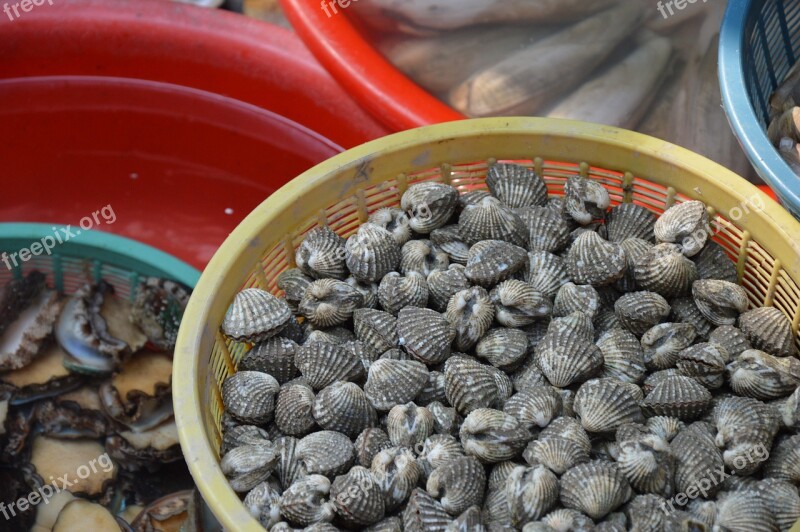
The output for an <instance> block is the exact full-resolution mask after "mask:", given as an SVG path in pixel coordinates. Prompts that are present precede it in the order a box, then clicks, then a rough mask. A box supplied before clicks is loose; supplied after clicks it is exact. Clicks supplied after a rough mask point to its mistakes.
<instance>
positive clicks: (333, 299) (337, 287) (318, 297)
mask: <svg viewBox="0 0 800 532" xmlns="http://www.w3.org/2000/svg"><path fill="white" fill-rule="evenodd" d="M363 301H364V300H363V297H362V296H361V293H360V292H359V291H358V290H356V289H355V288H353V287H352V286H350V285H349V284H347V283H345V282H344V281H337V280H336V279H319V280H317V281H314V282H313V283H311V284H310V285H308V288H306V291H305V294H303V298H302V299H301V300H300V304H299V305H298V311H299V313H300V314H301V315H303V316H305V317H306V318H307V319H308V320H309V322H311V323H312V324H313V325H314V326H316V327H333V326H335V325H341V324H343V323H344V322H346V321H347V320H349V319H350V318H352V317H353V311H355V310H356V309H357V308H359V307H360V306H361V304H362V303H363Z"/></svg>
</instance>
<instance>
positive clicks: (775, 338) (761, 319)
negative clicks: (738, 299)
mask: <svg viewBox="0 0 800 532" xmlns="http://www.w3.org/2000/svg"><path fill="white" fill-rule="evenodd" d="M739 328H740V329H741V330H742V332H743V333H744V334H745V336H746V337H747V339H748V340H750V343H751V344H753V347H754V348H755V349H760V350H762V351H766V352H767V353H770V354H772V355H775V356H781V357H784V356H792V355H794V354H795V353H796V351H797V349H796V348H795V345H794V335H793V334H792V324H791V322H790V321H789V318H787V317H786V316H785V315H784V314H783V312H781V311H780V310H779V309H777V308H775V307H761V308H757V309H753V310H750V311H748V312H745V313H744V314H742V315H741V316H739Z"/></svg>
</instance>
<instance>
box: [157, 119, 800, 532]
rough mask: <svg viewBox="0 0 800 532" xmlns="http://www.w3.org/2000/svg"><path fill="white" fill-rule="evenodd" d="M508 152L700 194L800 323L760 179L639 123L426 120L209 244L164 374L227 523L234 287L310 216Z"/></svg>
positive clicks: (752, 285) (662, 191)
mask: <svg viewBox="0 0 800 532" xmlns="http://www.w3.org/2000/svg"><path fill="white" fill-rule="evenodd" d="M497 161H503V162H506V161H513V162H516V163H519V164H524V165H526V166H529V167H531V168H534V169H535V170H536V171H537V173H539V175H541V176H543V177H544V179H545V181H546V183H547V186H548V189H549V192H550V194H555V195H562V194H563V187H564V182H565V180H566V178H567V177H568V176H570V175H575V174H581V175H583V176H586V177H590V178H592V179H595V180H598V181H599V182H601V183H603V185H604V186H605V187H606V188H607V189H608V190H609V193H610V196H611V199H612V202H613V203H614V204H619V203H622V202H634V203H637V204H639V205H643V206H645V207H647V208H648V209H650V210H652V211H653V212H655V213H661V212H663V211H664V210H665V209H666V208H668V207H670V206H671V205H673V204H674V203H675V202H681V201H686V200H687V199H699V200H702V201H704V202H706V204H707V205H709V214H710V215H711V219H712V220H713V221H714V222H713V226H714V228H715V235H714V240H716V241H717V242H719V243H720V244H721V245H722V246H723V247H724V248H725V250H726V251H727V253H728V255H729V256H730V257H731V260H732V261H734V262H735V263H736V264H737V266H738V272H739V276H740V279H741V282H742V284H743V285H744V286H745V288H746V289H747V291H748V294H749V297H750V303H751V305H752V306H753V307H758V306H762V305H775V306H776V307H778V308H779V309H781V311H783V312H784V313H785V314H786V315H787V316H789V318H790V319H791V320H792V324H793V330H794V331H795V333H796V332H797V330H798V325H800V288H799V287H798V283H800V224H798V222H797V221H796V220H794V219H793V218H792V217H791V216H790V215H789V214H788V213H787V212H785V211H784V210H783V209H782V208H781V207H780V206H779V205H778V204H777V203H775V202H774V201H772V200H771V199H769V198H768V197H767V196H765V195H764V194H763V193H761V192H760V191H759V190H758V189H757V188H756V187H754V186H752V185H750V184H749V183H747V182H746V181H745V180H744V179H741V178H739V177H738V176H736V175H734V174H732V173H731V172H729V171H728V170H725V169H724V168H722V167H720V166H718V165H716V164H715V163H712V162H711V161H708V160H707V159H705V158H703V157H700V156H698V155H696V154H693V153H691V152H688V151H686V150H684V149H682V148H678V147H677V146H674V145H671V144H668V143H665V142H663V141H659V140H657V139H653V138H651V137H646V136H644V135H640V134H637V133H632V132H627V131H623V130H619V129H615V128H609V127H605V126H599V125H594V124H585V123H580V122H573V121H562V120H547V119H531V118H519V119H517V118H514V119H509V118H505V119H480V120H468V121H462V122H456V123H451V124H443V125H438V126H430V127H426V128H421V129H418V130H413V131H408V132H404V133H399V134H396V135H392V136H390V137H387V138H385V139H381V140H378V141H373V142H370V143H368V144H365V145H363V146H360V147H358V148H355V149H353V150H350V151H348V152H345V153H343V154H341V155H339V156H337V157H334V158H333V159H331V160H329V161H327V162H325V163H322V164H320V165H318V166H317V167H315V168H312V169H311V170H309V171H308V172H306V173H304V174H303V175H301V176H300V177H298V178H296V179H295V180H293V181H292V182H291V183H289V184H288V185H286V186H285V187H283V188H282V189H281V190H279V191H278V192H276V193H275V194H274V195H273V196H272V197H270V198H269V199H268V200H266V201H265V202H264V203H262V204H261V205H260V206H259V207H258V208H257V209H256V210H255V211H254V212H253V213H252V214H250V215H249V216H248V218H247V219H245V221H244V222H242V224H241V226H240V227H238V228H237V230H236V231H235V232H234V233H232V234H231V236H230V237H229V239H228V240H227V241H226V242H225V243H224V244H223V246H222V247H221V248H220V250H219V251H218V252H217V254H216V255H215V257H214V258H213V260H212V261H211V263H210V264H209V266H208V268H207V269H206V271H205V272H204V273H203V275H202V277H201V279H200V282H199V283H198V286H197V288H196V290H195V292H194V294H193V296H192V300H191V301H190V304H189V308H188V309H187V313H186V315H185V317H184V321H183V324H182V326H181V331H180V334H179V337H178V347H177V350H176V367H175V375H174V379H173V383H174V394H175V407H176V412H178V426H179V431H180V436H181V443H182V445H183V450H184V453H185V455H186V458H187V462H188V463H189V465H190V468H191V470H192V474H193V475H194V478H195V482H196V483H197V485H198V487H199V488H200V490H201V492H202V494H203V496H204V498H205V500H206V501H207V502H208V503H209V506H210V507H211V508H212V510H213V511H214V513H215V514H216V515H217V517H218V518H219V519H220V520H221V522H222V523H223V525H224V526H225V527H226V528H228V529H230V530H260V529H261V527H260V526H259V525H258V523H257V522H256V521H255V520H253V519H252V518H251V517H250V516H249V515H248V514H247V511H246V510H245V508H244V506H243V505H242V504H241V502H240V501H239V498H238V497H237V496H236V494H235V493H234V492H233V491H232V490H231V488H230V487H229V486H228V484H227V482H226V481H225V478H224V476H223V475H222V472H221V471H220V469H219V466H218V459H219V448H220V442H221V433H220V417H221V415H222V401H221V394H220V385H221V383H222V381H223V380H224V379H225V378H226V377H228V376H229V375H231V374H232V373H233V372H234V371H235V368H236V365H237V363H238V362H239V360H241V357H242V356H243V354H244V353H245V352H246V351H247V349H249V346H248V345H245V344H241V343H235V342H230V341H228V340H226V339H225V338H224V337H223V336H222V334H221V333H220V330H219V329H220V324H221V322H222V319H223V317H224V315H225V312H226V310H227V308H228V306H229V304H230V303H231V301H232V300H233V297H234V295H235V294H236V293H237V292H238V291H239V290H241V289H243V288H248V287H259V288H262V289H265V290H269V291H270V292H272V293H274V294H280V291H279V290H278V288H277V286H276V279H277V276H278V274H279V273H280V272H282V271H283V270H284V269H286V268H290V267H292V266H294V251H295V249H296V248H297V246H298V244H299V243H300V242H301V240H302V239H303V236H304V235H305V234H306V233H307V232H308V231H309V230H310V229H312V228H313V227H316V226H317V225H328V226H329V227H330V228H331V229H333V230H334V231H336V232H337V233H339V234H340V235H342V236H344V237H347V236H348V235H350V234H352V233H353V232H355V231H356V229H357V228H358V226H359V225H360V224H361V223H363V222H365V221H366V220H367V217H368V216H369V214H371V213H372V212H374V211H375V210H377V209H379V208H381V207H388V206H398V205H399V202H400V197H401V195H402V194H403V192H404V191H405V190H406V188H407V187H408V186H409V185H411V184H413V183H417V182H421V181H427V180H438V181H442V182H446V183H451V184H452V185H454V186H455V187H457V188H458V189H459V190H460V191H461V192H462V193H463V192H465V191H468V190H473V189H476V188H485V184H484V177H485V175H486V171H487V168H488V167H489V166H490V165H491V164H494V163H495V162H497Z"/></svg>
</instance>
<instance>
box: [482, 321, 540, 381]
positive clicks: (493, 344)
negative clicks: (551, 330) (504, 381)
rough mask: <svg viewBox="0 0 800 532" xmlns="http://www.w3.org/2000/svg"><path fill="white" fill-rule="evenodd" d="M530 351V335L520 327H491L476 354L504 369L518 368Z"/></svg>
mask: <svg viewBox="0 0 800 532" xmlns="http://www.w3.org/2000/svg"><path fill="white" fill-rule="evenodd" d="M527 353H528V337H527V336H525V333H524V332H522V331H520V330H519V329H511V328H497V329H490V330H489V331H488V332H487V333H486V334H485V335H484V336H483V338H481V339H480V341H479V342H478V345H476V346H475V354H477V355H478V357H480V358H483V359H486V360H487V361H488V362H489V363H490V364H491V365H492V366H494V367H496V368H499V369H502V370H503V371H513V370H514V369H516V368H518V367H519V365H520V364H521V362H522V359H523V358H524V357H525V356H526V355H527Z"/></svg>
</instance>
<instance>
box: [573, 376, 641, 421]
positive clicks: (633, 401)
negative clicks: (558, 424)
mask: <svg viewBox="0 0 800 532" xmlns="http://www.w3.org/2000/svg"><path fill="white" fill-rule="evenodd" d="M641 398H642V392H641V390H640V389H639V387H638V386H636V385H635V384H631V383H624V382H620V381H617V380H614V379H592V380H590V381H587V382H585V383H583V384H582V385H581V387H580V388H579V389H578V392H577V393H576V394H575V404H574V405H573V409H574V410H575V414H577V415H578V417H579V418H580V421H581V425H582V426H583V428H584V429H586V430H587V431H589V432H613V431H615V430H617V427H619V426H620V425H622V424H623V423H638V422H642V421H644V416H642V411H641V409H640V408H639V401H640V400H641Z"/></svg>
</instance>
